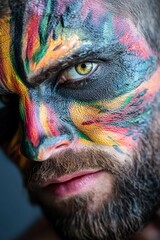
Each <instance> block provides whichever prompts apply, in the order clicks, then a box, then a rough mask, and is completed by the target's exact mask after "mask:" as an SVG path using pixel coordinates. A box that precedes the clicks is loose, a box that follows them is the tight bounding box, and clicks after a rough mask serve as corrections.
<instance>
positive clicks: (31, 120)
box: [24, 102, 42, 147]
mask: <svg viewBox="0 0 160 240" xmlns="http://www.w3.org/2000/svg"><path fill="white" fill-rule="evenodd" d="M24 108H25V129H26V135H27V138H28V140H29V141H30V142H31V143H32V144H33V146H34V147H37V146H38V144H39V140H40V135H42V129H41V127H40V123H39V120H38V118H37V109H36V104H35V103H34V102H30V103H29V105H25V106H24Z"/></svg>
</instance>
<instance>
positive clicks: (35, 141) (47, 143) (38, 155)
mask: <svg viewBox="0 0 160 240" xmlns="http://www.w3.org/2000/svg"><path fill="white" fill-rule="evenodd" d="M43 110H44V108H43ZM23 129H24V130H23V132H24V134H23V139H22V144H21V152H22V154H23V155H24V156H25V157H27V158H28V159H30V160H34V161H44V160H47V159H49V158H51V157H53V156H54V155H55V154H58V153H60V152H62V151H64V150H66V149H68V148H69V147H70V146H71V144H72V142H73V134H72V128H71V125H70V124H69V123H68V122H66V121H64V120H63V121H62V120H60V118H59V117H58V116H57V115H56V113H55V112H54V111H53V110H52V111H48V112H47V110H46V109H45V114H44V111H43V114H42V113H40V110H39V109H38V112H37V107H33V106H32V107H29V108H28V109H27V110H26V113H25V121H24V123H23Z"/></svg>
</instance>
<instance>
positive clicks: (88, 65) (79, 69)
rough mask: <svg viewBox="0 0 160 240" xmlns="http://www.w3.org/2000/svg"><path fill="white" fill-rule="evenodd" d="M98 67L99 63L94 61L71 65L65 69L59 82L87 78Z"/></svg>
mask: <svg viewBox="0 0 160 240" xmlns="http://www.w3.org/2000/svg"><path fill="white" fill-rule="evenodd" d="M97 68H98V64H96V63H92V62H84V63H79V64H77V65H75V66H74V67H70V68H68V69H66V70H65V71H63V73H62V74H61V75H60V79H59V82H60V83H64V82H67V81H70V82H73V81H80V80H83V79H86V78H87V77H89V76H90V75H91V74H93V73H94V72H95V71H96V70H97Z"/></svg>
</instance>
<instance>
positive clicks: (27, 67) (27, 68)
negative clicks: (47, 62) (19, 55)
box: [25, 57, 30, 74]
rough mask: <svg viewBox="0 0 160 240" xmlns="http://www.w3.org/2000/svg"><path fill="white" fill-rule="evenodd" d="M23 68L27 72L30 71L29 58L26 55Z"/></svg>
mask: <svg viewBox="0 0 160 240" xmlns="http://www.w3.org/2000/svg"><path fill="white" fill-rule="evenodd" d="M25 70H26V72H27V74H29V73H30V66H29V59H28V57H26V59H25Z"/></svg>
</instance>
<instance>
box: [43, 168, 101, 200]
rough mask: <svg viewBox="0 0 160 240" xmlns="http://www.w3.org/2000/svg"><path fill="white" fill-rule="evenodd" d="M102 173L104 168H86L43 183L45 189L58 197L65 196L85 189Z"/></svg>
mask: <svg viewBox="0 0 160 240" xmlns="http://www.w3.org/2000/svg"><path fill="white" fill-rule="evenodd" d="M101 173H102V170H93V169H92V170H86V171H81V172H76V173H73V174H70V175H65V176H62V177H60V178H53V179H51V180H49V181H47V182H45V183H44V184H43V188H44V189H45V191H47V192H50V193H52V194H53V195H54V197H57V198H65V197H69V196H72V195H75V194H78V193H79V192H83V191H85V190H86V189H87V188H88V187H89V186H90V185H93V184H94V181H95V180H96V179H97V177H98V176H99V175H100V174H101Z"/></svg>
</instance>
